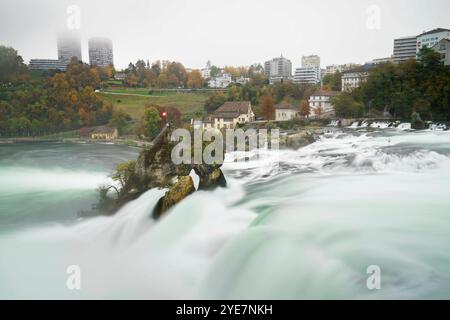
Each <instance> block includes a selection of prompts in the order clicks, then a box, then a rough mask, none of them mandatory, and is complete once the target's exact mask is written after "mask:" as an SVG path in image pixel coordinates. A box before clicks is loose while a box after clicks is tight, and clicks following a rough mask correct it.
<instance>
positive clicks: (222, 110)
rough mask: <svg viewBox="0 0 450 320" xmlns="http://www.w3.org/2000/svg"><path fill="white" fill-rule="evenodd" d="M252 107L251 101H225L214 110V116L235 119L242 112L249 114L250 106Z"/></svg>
mask: <svg viewBox="0 0 450 320" xmlns="http://www.w3.org/2000/svg"><path fill="white" fill-rule="evenodd" d="M249 107H250V108H251V104H250V102H249V101H239V102H237V101H232V102H225V103H224V104H223V105H222V106H220V107H219V109H217V110H216V111H215V112H214V117H216V118H223V119H234V118H237V117H239V115H241V114H247V113H248V108H249Z"/></svg>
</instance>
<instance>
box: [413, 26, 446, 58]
mask: <svg viewBox="0 0 450 320" xmlns="http://www.w3.org/2000/svg"><path fill="white" fill-rule="evenodd" d="M442 39H449V40H450V30H449V29H443V28H437V29H433V30H431V31H428V32H424V33H422V34H420V35H418V36H417V52H416V53H417V54H418V53H419V51H420V49H422V48H423V47H427V48H432V47H433V46H435V45H436V44H437V43H438V42H439V41H441V40H442Z"/></svg>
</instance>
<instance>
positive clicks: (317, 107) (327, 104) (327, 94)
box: [309, 90, 340, 118]
mask: <svg viewBox="0 0 450 320" xmlns="http://www.w3.org/2000/svg"><path fill="white" fill-rule="evenodd" d="M339 94H340V92H337V91H324V90H318V91H316V92H314V93H313V94H312V95H311V97H310V98H309V109H310V116H311V117H316V118H329V117H333V116H334V115H335V112H334V106H333V103H332V101H331V99H332V98H333V97H336V96H338V95H339Z"/></svg>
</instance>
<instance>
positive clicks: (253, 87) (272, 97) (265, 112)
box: [204, 82, 319, 120]
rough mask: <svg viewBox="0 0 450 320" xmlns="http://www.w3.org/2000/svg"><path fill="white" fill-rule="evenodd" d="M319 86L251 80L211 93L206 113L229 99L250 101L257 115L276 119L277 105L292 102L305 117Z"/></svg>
mask: <svg viewBox="0 0 450 320" xmlns="http://www.w3.org/2000/svg"><path fill="white" fill-rule="evenodd" d="M318 88H319V86H317V85H313V84H306V83H302V84H296V83H292V82H285V83H281V82H280V83H276V84H274V85H269V84H267V83H262V84H259V83H258V84H256V83H255V82H249V83H247V84H245V85H242V86H239V85H232V86H230V87H229V88H228V89H227V91H226V92H224V93H216V94H213V95H211V96H210V97H209V98H208V99H207V100H206V101H205V104H204V110H205V112H206V113H213V112H214V111H215V110H217V108H219V107H220V106H221V105H222V104H223V103H225V102H227V101H250V102H251V104H252V106H253V109H254V112H255V114H256V115H257V117H262V118H263V119H266V120H274V118H275V105H276V104H280V103H286V104H291V105H293V106H294V107H297V108H298V110H299V112H300V113H301V114H302V115H304V116H305V117H306V116H307V115H309V104H308V101H307V100H308V99H309V97H310V96H311V94H313V93H314V91H316V90H317V89H318Z"/></svg>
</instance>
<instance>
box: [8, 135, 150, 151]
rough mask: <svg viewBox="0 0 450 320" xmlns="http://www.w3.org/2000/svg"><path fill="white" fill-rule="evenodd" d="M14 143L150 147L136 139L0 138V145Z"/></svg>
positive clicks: (146, 142) (148, 143)
mask: <svg viewBox="0 0 450 320" xmlns="http://www.w3.org/2000/svg"><path fill="white" fill-rule="evenodd" d="M14 143H79V144H84V143H91V144H117V145H125V146H129V147H137V148H146V147H149V146H151V145H152V143H151V142H149V141H144V140H136V139H115V140H98V139H86V138H60V139H58V138H39V137H28V138H0V145H2V144H14Z"/></svg>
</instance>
